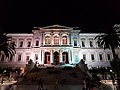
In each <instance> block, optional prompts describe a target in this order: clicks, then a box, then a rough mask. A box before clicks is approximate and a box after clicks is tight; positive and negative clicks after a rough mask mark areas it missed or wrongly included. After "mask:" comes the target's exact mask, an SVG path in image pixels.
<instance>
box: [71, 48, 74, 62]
mask: <svg viewBox="0 0 120 90" xmlns="http://www.w3.org/2000/svg"><path fill="white" fill-rule="evenodd" d="M71 57H72V58H71V59H72V60H71V63H74V61H73V60H74V57H73V50H71Z"/></svg>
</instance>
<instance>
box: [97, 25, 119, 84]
mask: <svg viewBox="0 0 120 90" xmlns="http://www.w3.org/2000/svg"><path fill="white" fill-rule="evenodd" d="M95 39H96V40H97V43H98V46H102V47H103V48H104V49H107V48H108V49H111V51H112V54H113V62H114V63H115V64H114V66H115V65H116V66H115V67H112V68H116V72H117V78H118V77H119V68H118V64H117V58H116V53H115V49H116V48H118V47H119V46H120V34H119V33H117V32H116V29H115V27H114V28H112V30H110V31H109V32H107V33H102V34H100V35H97V36H96V37H95ZM119 86H120V85H119Z"/></svg>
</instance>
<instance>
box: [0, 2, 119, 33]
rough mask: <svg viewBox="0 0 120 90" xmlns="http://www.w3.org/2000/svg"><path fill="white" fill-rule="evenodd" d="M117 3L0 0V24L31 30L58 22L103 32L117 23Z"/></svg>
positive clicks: (6, 28)
mask: <svg viewBox="0 0 120 90" xmlns="http://www.w3.org/2000/svg"><path fill="white" fill-rule="evenodd" d="M119 4H120V1H119V0H63V1H62V0H55V1H53V0H43V1H42V0H31V1H30V0H0V28H1V29H2V30H3V31H4V32H9V33H31V32H32V29H33V27H44V26H49V25H54V24H59V25H64V26H68V27H79V28H80V29H81V31H82V32H87V33H93V32H94V33H99V32H105V30H107V31H108V29H106V28H107V27H112V26H113V25H114V24H120V5H119Z"/></svg>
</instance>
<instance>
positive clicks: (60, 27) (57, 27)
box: [42, 25, 73, 29]
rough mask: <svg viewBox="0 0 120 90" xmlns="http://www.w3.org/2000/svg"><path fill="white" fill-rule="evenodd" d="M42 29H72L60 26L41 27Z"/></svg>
mask: <svg viewBox="0 0 120 90" xmlns="http://www.w3.org/2000/svg"><path fill="white" fill-rule="evenodd" d="M42 29H73V28H71V27H67V26H61V25H51V26H46V27H42Z"/></svg>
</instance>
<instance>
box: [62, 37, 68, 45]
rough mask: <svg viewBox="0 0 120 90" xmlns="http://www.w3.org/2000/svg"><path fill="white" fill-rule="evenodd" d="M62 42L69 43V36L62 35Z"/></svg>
mask: <svg viewBox="0 0 120 90" xmlns="http://www.w3.org/2000/svg"><path fill="white" fill-rule="evenodd" d="M62 44H63V45H66V44H67V36H62Z"/></svg>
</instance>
